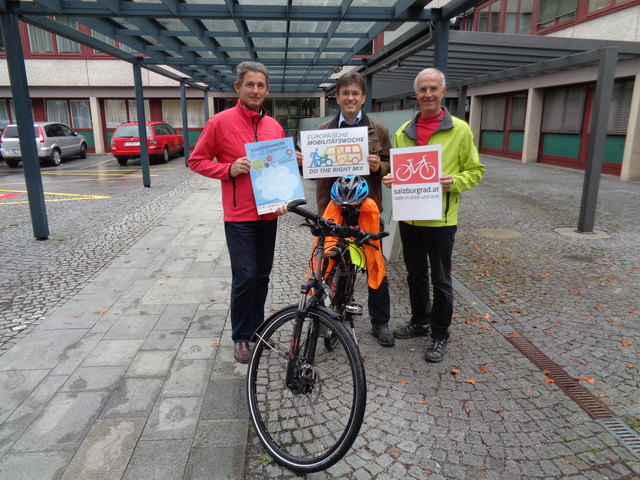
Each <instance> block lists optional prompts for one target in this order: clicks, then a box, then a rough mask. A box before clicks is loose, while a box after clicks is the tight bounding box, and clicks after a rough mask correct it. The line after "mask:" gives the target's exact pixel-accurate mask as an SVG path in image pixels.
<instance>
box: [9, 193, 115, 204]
mask: <svg viewBox="0 0 640 480" xmlns="http://www.w3.org/2000/svg"><path fill="white" fill-rule="evenodd" d="M0 192H9V193H27V191H26V190H0ZM44 194H45V195H59V196H62V197H73V198H50V199H47V198H45V199H44V201H45V202H68V201H69V200H102V199H105V198H111V197H107V196H103V195H85V194H82V193H56V192H44ZM18 203H29V201H28V200H26V201H20V202H3V201H0V205H15V204H18Z"/></svg>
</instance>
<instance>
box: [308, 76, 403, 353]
mask: <svg viewBox="0 0 640 480" xmlns="http://www.w3.org/2000/svg"><path fill="white" fill-rule="evenodd" d="M365 99H366V89H365V81H364V77H363V76H362V75H361V74H359V73H346V74H344V75H342V76H341V77H340V78H338V80H337V81H336V103H337V104H338V105H339V106H340V113H339V114H338V115H337V116H336V117H334V118H333V119H332V120H330V121H328V122H324V123H322V124H320V125H319V126H318V129H319V130H324V129H333V128H350V127H367V129H368V130H369V156H368V158H367V161H368V162H369V169H370V171H371V173H370V174H369V175H364V178H365V180H366V181H367V183H368V184H369V197H370V198H371V199H373V200H374V201H375V202H376V204H377V206H378V209H379V210H380V212H382V184H381V179H382V177H384V176H385V175H387V174H388V173H389V171H390V166H389V158H390V157H389V150H390V149H391V139H390V138H389V129H388V128H387V127H386V125H384V124H383V123H381V122H379V121H377V120H374V119H373V118H369V117H368V116H367V115H366V114H365V113H364V112H363V111H362V106H363V105H364V102H365ZM335 181H336V178H335V177H334V178H318V179H317V180H316V202H317V206H318V212H324V210H325V208H326V207H327V204H328V203H329V201H330V192H331V186H332V185H333V183H334V182H335ZM368 306H369V315H370V317H371V325H372V326H373V332H372V333H373V336H374V337H375V338H376V339H377V340H378V343H379V344H380V345H382V346H385V347H392V346H393V345H394V343H395V341H394V338H393V335H391V333H390V332H389V318H390V316H391V312H390V310H391V307H390V300H389V284H388V282H387V277H386V276H385V278H384V279H383V281H382V283H381V284H380V287H379V288H377V289H373V288H371V287H369V301H368Z"/></svg>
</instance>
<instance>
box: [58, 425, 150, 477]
mask: <svg viewBox="0 0 640 480" xmlns="http://www.w3.org/2000/svg"><path fill="white" fill-rule="evenodd" d="M145 421H146V419H144V418H130V419H114V420H97V421H96V423H94V425H93V427H91V430H90V431H89V433H88V434H87V436H86V438H85V439H84V441H83V442H82V444H81V445H80V448H79V449H78V451H77V453H76V454H75V456H74V457H73V460H72V461H71V463H70V464H69V466H68V467H67V469H66V470H65V472H64V475H63V476H62V480H75V479H79V478H87V479H88V478H90V479H92V480H110V479H114V478H121V477H122V474H123V473H124V471H125V469H126V468H127V464H128V463H129V458H130V457H131V454H132V452H133V449H134V448H135V446H136V443H137V441H138V438H139V437H140V433H141V432H142V429H143V428H144V424H145Z"/></svg>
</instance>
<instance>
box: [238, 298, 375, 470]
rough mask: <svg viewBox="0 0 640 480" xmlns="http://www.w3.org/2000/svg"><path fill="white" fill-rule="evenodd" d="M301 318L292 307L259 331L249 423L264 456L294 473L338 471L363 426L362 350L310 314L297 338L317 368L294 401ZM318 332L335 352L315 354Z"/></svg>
mask: <svg viewBox="0 0 640 480" xmlns="http://www.w3.org/2000/svg"><path fill="white" fill-rule="evenodd" d="M296 310H297V306H295V305H292V306H290V307H287V308H284V309H282V310H280V311H278V312H276V313H274V314H273V315H272V316H271V317H270V318H269V319H268V320H267V321H265V323H264V324H263V326H261V329H260V330H259V332H258V335H259V336H260V338H261V340H259V341H257V342H256V348H255V349H254V351H253V354H252V356H251V360H250V362H249V371H248V375H247V398H248V402H249V413H250V416H251V421H252V423H253V426H254V428H255V431H256V433H257V435H258V438H259V439H260V441H261V442H262V445H263V446H264V447H265V449H266V450H267V452H268V453H269V454H270V455H271V456H272V457H273V459H274V460H275V461H276V462H277V463H279V464H280V465H282V466H284V467H286V468H288V469H290V470H292V471H294V472H297V473H311V472H318V471H321V470H325V469H327V468H329V467H330V466H332V465H334V464H335V463H337V462H338V461H339V460H340V459H341V458H342V457H343V456H344V455H345V454H346V453H347V451H348V450H349V448H351V445H352V444H353V442H354V441H355V439H356V437H357V436H358V433H359V431H360V427H361V425H362V420H363V418H364V412H365V408H366V397H367V387H366V378H365V372H364V366H363V363H362V358H361V357H360V351H359V349H358V346H357V345H356V343H355V342H354V340H353V338H352V337H351V335H350V334H349V332H348V331H347V330H346V328H345V327H344V326H343V325H342V324H341V323H340V322H338V321H336V320H335V319H334V318H333V315H332V314H331V313H330V312H328V311H327V310H325V309H324V308H320V307H313V308H312V309H310V310H309V311H308V312H307V316H306V318H305V321H304V322H305V325H304V328H303V333H302V337H301V338H300V345H301V352H303V351H304V349H305V347H306V346H307V345H309V344H313V345H316V351H315V359H314V361H313V364H312V365H307V364H306V365H305V367H306V368H307V370H308V373H311V372H312V373H311V375H309V377H308V378H309V379H310V382H309V385H310V386H311V388H310V391H308V392H303V393H298V394H297V395H296V394H294V393H293V392H292V391H291V389H289V388H288V387H287V386H286V384H285V382H286V374H287V364H288V360H289V345H290V344H291V340H292V332H293V322H294V321H295V319H296ZM320 326H323V327H327V328H328V329H329V330H331V331H332V332H334V333H335V335H336V337H337V339H338V341H337V343H336V348H335V349H334V350H333V351H331V352H328V351H325V350H324V349H321V348H319V346H318V342H317V340H318V336H319V331H320ZM312 337H313V338H312ZM270 340H271V341H272V342H270V343H272V344H273V347H271V346H269V345H268V343H267V342H268V341H270ZM310 340H311V341H310Z"/></svg>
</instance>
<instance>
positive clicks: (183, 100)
mask: <svg viewBox="0 0 640 480" xmlns="http://www.w3.org/2000/svg"><path fill="white" fill-rule="evenodd" d="M180 107H181V108H182V136H183V137H184V164H185V165H187V162H188V161H189V119H188V118H187V85H186V83H185V82H184V81H181V82H180Z"/></svg>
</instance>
